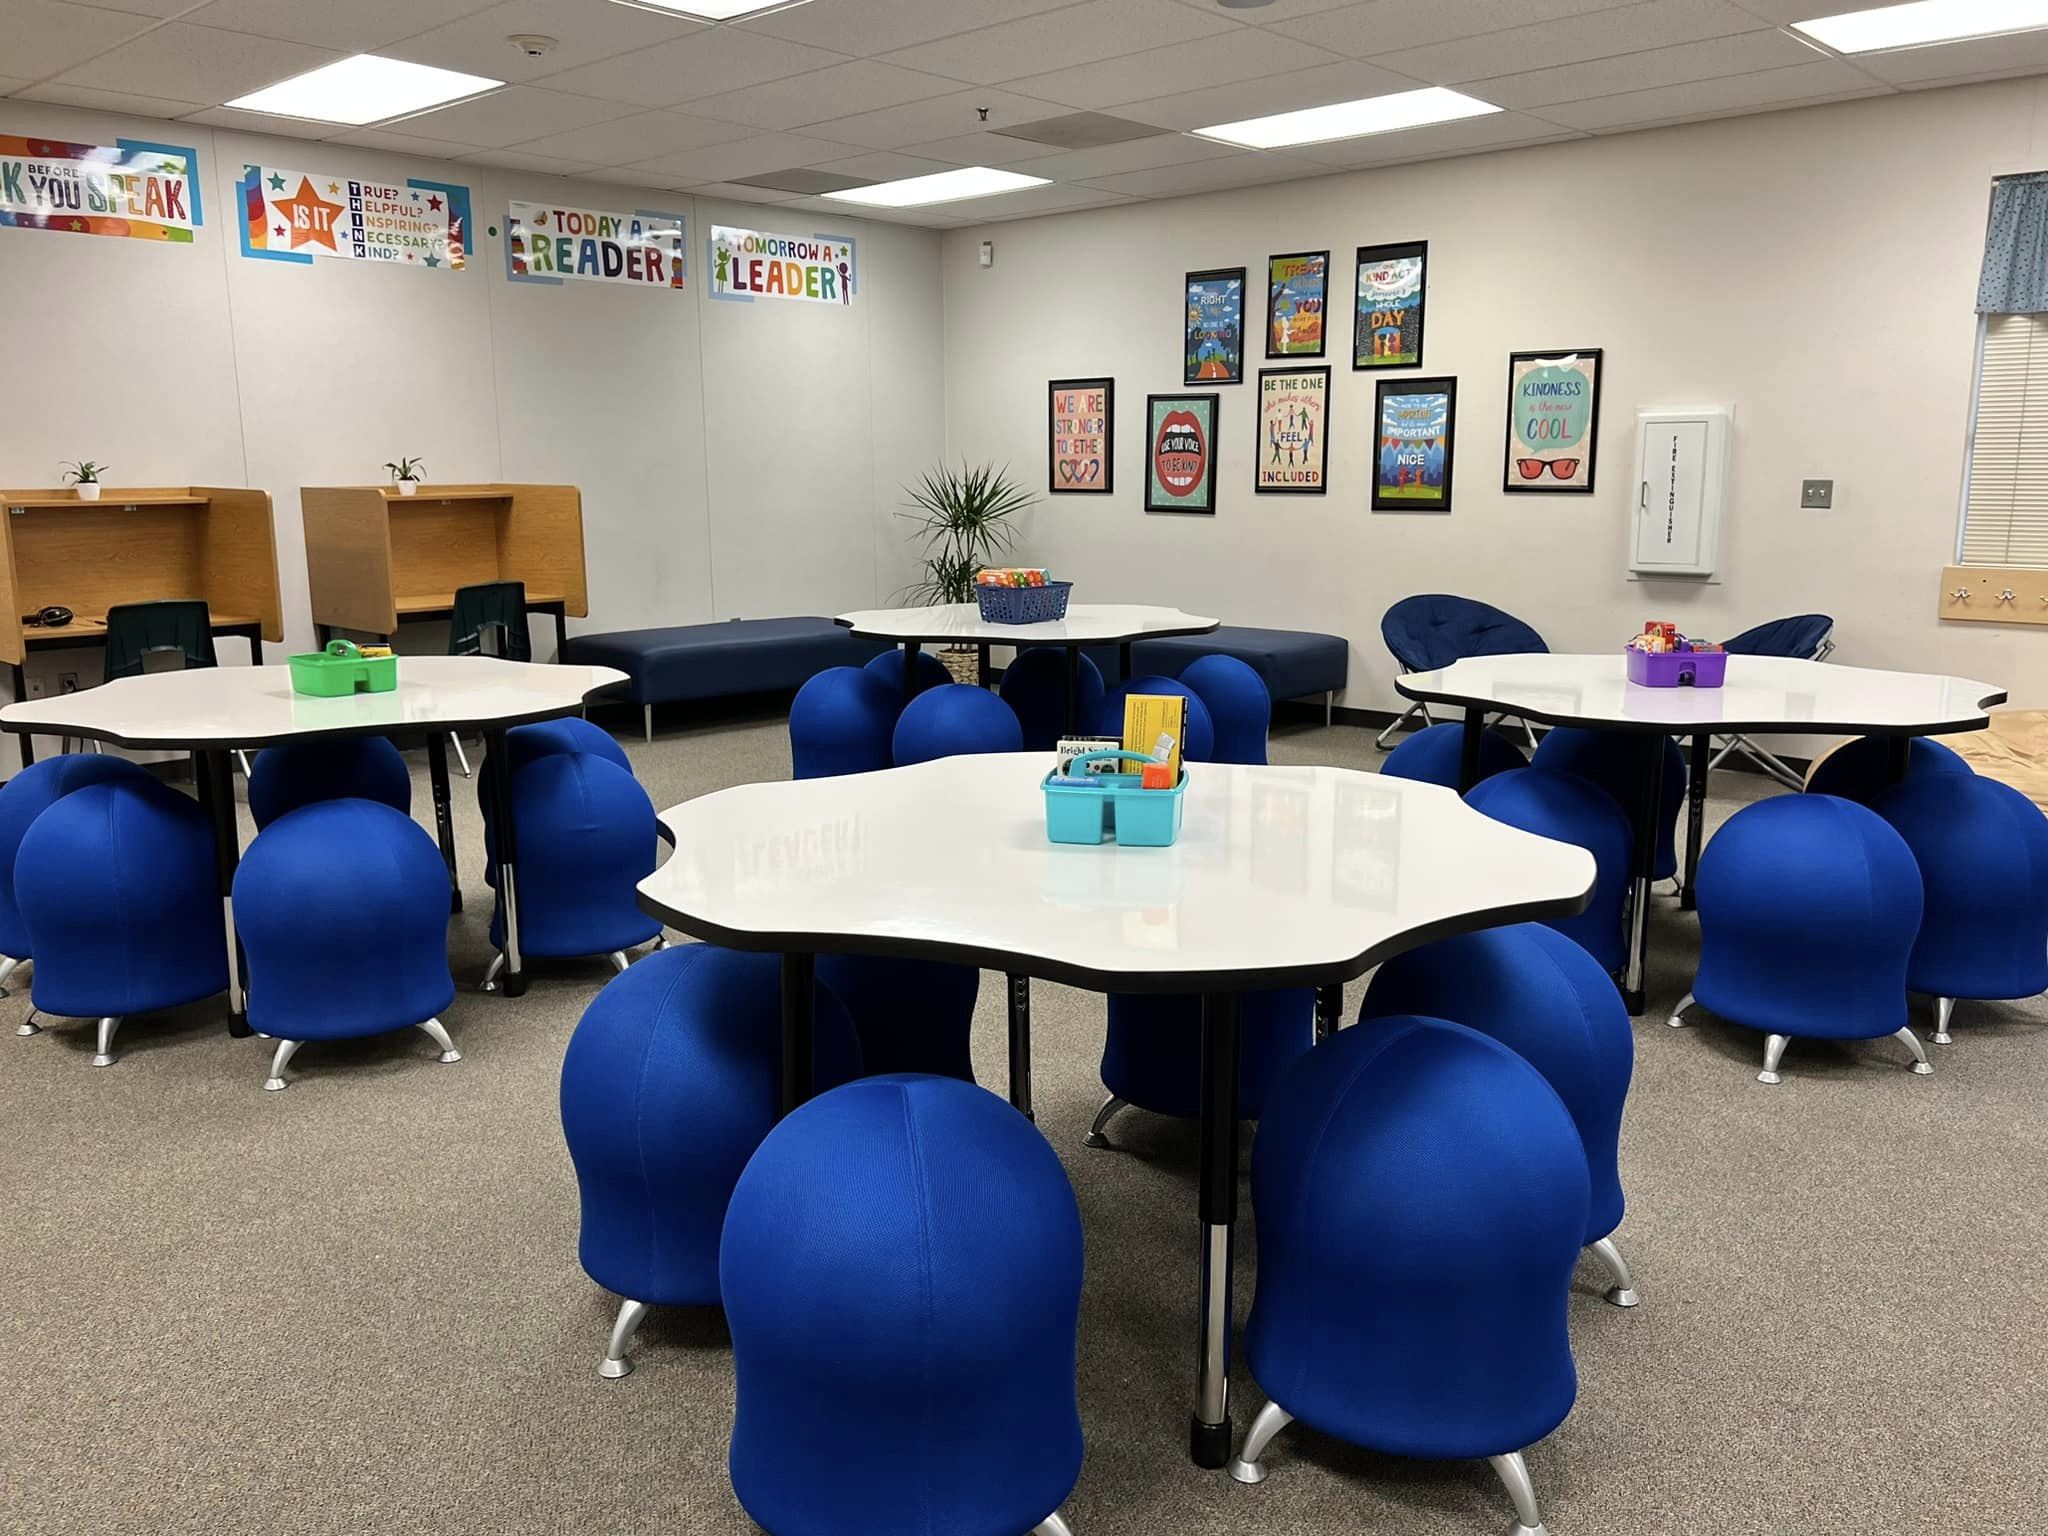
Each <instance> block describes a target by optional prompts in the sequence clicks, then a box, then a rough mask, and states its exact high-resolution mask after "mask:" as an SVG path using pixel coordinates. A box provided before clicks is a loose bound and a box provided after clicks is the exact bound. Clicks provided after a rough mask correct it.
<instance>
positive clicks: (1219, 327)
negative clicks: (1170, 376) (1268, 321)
mask: <svg viewBox="0 0 2048 1536" xmlns="http://www.w3.org/2000/svg"><path fill="white" fill-rule="evenodd" d="M1184 328H1185V334H1186V338H1187V346H1186V348H1185V349H1184V351H1185V355H1184V357H1183V359H1182V362H1181V375H1180V381H1181V383H1183V384H1242V383H1243V382H1244V268H1243V267H1230V268H1227V269H1225V270H1223V271H1219V272H1190V273H1189V274H1188V276H1187V315H1186V319H1185V321H1184Z"/></svg>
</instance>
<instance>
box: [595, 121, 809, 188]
mask: <svg viewBox="0 0 2048 1536" xmlns="http://www.w3.org/2000/svg"><path fill="white" fill-rule="evenodd" d="M844 158H845V150H844V148H843V147H842V146H841V145H838V144H833V143H830V142H828V141H826V140H823V139H807V138H802V137H799V136H798V135H796V134H793V133H757V134H754V135H752V136H751V137H748V138H744V139H735V140H733V142H732V143H730V144H714V145H712V146H710V147H709V148H708V149H691V150H685V151H683V152H682V153H681V154H676V155H657V156H654V157H651V158H649V159H646V160H642V161H639V162H637V163H636V164H635V165H634V167H633V169H634V170H637V171H661V172H666V173H667V174H670V175H673V176H676V177H679V178H681V180H680V181H679V182H678V185H695V184H698V183H701V182H706V181H733V180H735V179H737V178H738V177H741V176H759V175H761V174H762V173H763V172H764V171H786V170H788V169H790V168H791V167H792V166H799V165H825V164H827V163H828V162H830V161H833V160H839V159H844Z"/></svg>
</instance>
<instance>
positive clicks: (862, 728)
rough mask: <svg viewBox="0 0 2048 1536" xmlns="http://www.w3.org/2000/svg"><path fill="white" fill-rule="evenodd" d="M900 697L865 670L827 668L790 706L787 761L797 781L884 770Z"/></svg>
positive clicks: (900, 704) (888, 758) (800, 692)
mask: <svg viewBox="0 0 2048 1536" xmlns="http://www.w3.org/2000/svg"><path fill="white" fill-rule="evenodd" d="M902 704H903V696H902V695H901V694H899V693H895V692H892V691H891V690H890V688H889V685H888V684H887V683H886V682H884V681H883V680H882V679H881V678H879V677H877V676H876V675H875V674H874V673H872V672H870V671H868V670H866V669H865V668H863V667H827V668H826V669H825V670H824V671H822V672H818V673H814V674H813V675H812V677H811V679H810V681H808V682H806V683H805V684H804V685H803V687H801V688H799V689H797V691H796V697H795V698H794V699H792V700H791V701H790V705H789V760H790V766H791V768H792V769H793V770H794V773H795V776H796V777H797V778H799V779H827V778H834V777H836V776H838V775H839V774H843V773H872V772H874V771H876V770H877V769H881V768H887V767H889V766H890V765H891V762H892V759H891V757H890V755H889V738H890V734H891V733H892V732H893V731H894V730H895V728H896V715H897V712H898V711H899V710H900V709H901V708H902Z"/></svg>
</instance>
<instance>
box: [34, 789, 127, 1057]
mask: <svg viewBox="0 0 2048 1536" xmlns="http://www.w3.org/2000/svg"><path fill="white" fill-rule="evenodd" d="M144 780H151V781H152V782H154V780H153V778H152V775H151V774H150V772H149V770H148V769H147V768H144V767H143V766H142V765H141V764H140V763H135V762H130V761H129V760H128V759H127V758H125V757H115V756H113V755H111V754H102V753H98V752H66V753H63V754H61V755H59V756H57V757H46V758H44V759H43V760H42V761H41V762H38V763H32V764H30V765H29V766H28V767H26V768H24V769H22V770H21V772H19V773H17V774H16V775H15V776H14V777H13V778H11V779H9V780H8V781H7V782H6V783H5V784H0V997H5V996H6V995H7V985H6V984H7V980H8V978H9V977H11V976H12V975H13V974H14V973H15V972H16V971H17V970H19V969H20V968H21V967H22V966H24V965H27V964H29V963H30V961H31V960H32V959H33V958H34V956H32V955H31V954H30V953H29V939H28V923H27V921H26V920H25V919H24V918H23V917H22V915H21V907H20V906H19V905H18V904H17V903H16V901H15V899H14V860H15V855H16V854H17V853H19V852H20V851H21V840H22V839H23V838H24V837H26V836H27V835H28V829H29V828H30V827H31V826H33V825H34V824H35V819H36V818H37V817H38V816H40V815H42V814H43V812H44V811H47V810H48V809H49V808H50V807H51V806H53V805H55V804H56V803H57V802H58V801H59V800H61V799H63V798H64V797H65V796H66V795H68V794H70V793H71V792H72V791H73V790H78V789H83V788H85V786H86V785H88V784H109V783H118V782H124V781H125V782H127V783H130V784H135V783H140V782H142V781H144ZM17 1033H19V1034H23V1035H33V1034H35V1033H37V1030H36V1027H35V1025H34V1024H33V1023H28V1024H23V1025H21V1026H20V1027H19V1029H18V1030H17Z"/></svg>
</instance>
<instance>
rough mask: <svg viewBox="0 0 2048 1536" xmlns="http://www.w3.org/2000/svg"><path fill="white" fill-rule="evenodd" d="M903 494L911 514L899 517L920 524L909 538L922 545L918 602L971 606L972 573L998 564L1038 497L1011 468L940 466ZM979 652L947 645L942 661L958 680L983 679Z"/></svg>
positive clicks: (911, 591)
mask: <svg viewBox="0 0 2048 1536" xmlns="http://www.w3.org/2000/svg"><path fill="white" fill-rule="evenodd" d="M904 490H905V491H906V492H907V493H908V494H909V496H910V504H911V510H909V511H906V512H902V513H898V514H897V515H898V516H900V517H906V518H908V519H910V521H911V522H913V523H914V524H915V525H916V526H915V529H914V530H913V532H912V533H911V535H910V536H911V538H912V539H913V540H915V541H917V542H918V543H919V544H920V545H921V546H922V554H921V556H920V558H919V565H920V567H921V569H922V575H921V577H920V579H919V580H917V581H915V582H913V583H912V584H911V585H910V587H909V588H908V589H907V592H906V595H907V596H908V597H909V598H910V600H911V601H912V602H914V603H926V604H938V603H971V602H973V601H974V573H975V572H976V571H978V570H980V569H981V568H982V567H983V566H986V565H992V564H994V563H995V560H996V557H997V556H999V555H1002V554H1005V553H1007V552H1008V550H1009V549H1010V547H1011V545H1013V544H1014V543H1015V542H1016V539H1017V530H1016V527H1015V526H1014V525H1013V524H1012V523H1011V521H1010V519H1011V518H1012V517H1014V516H1015V515H1016V514H1017V513H1019V512H1021V511H1023V510H1024V509H1025V508H1026V507H1029V506H1031V505H1032V504H1033V503H1034V502H1036V501H1037V500H1038V498H1037V497H1036V496H1035V495H1033V494H1031V493H1030V492H1029V491H1026V490H1025V489H1024V487H1022V486H1021V485H1018V484H1017V483H1016V482H1015V481H1013V480H1011V479H1010V472H1009V466H1008V465H1005V466H1003V467H1002V468H1001V469H998V468H997V467H996V466H995V465H993V464H982V465H976V466H971V467H970V466H969V465H968V464H967V463H966V462H965V461H964V460H963V461H962V462H961V465H960V468H959V469H958V470H957V471H956V470H954V469H951V468H949V467H948V466H946V465H944V464H941V465H940V466H939V467H938V468H937V469H935V470H927V471H926V472H925V475H924V478H923V479H922V480H921V481H920V482H919V483H918V484H916V485H908V486H905V487H904ZM979 659H980V658H979V654H978V652H977V648H976V647H974V646H971V645H958V646H948V647H947V648H946V649H944V650H942V651H940V652H939V660H940V661H942V662H944V663H945V665H946V670H947V671H948V672H950V673H952V675H953V677H954V679H955V680H956V681H958V682H963V683H972V682H976V681H978V680H979V666H978V663H979Z"/></svg>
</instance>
